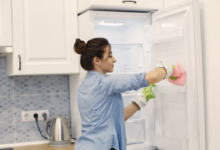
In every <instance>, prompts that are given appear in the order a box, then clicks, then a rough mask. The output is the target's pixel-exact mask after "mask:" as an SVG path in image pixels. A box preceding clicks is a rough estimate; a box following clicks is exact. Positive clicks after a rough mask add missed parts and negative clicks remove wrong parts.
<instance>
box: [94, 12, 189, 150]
mask: <svg viewBox="0 0 220 150" xmlns="http://www.w3.org/2000/svg"><path fill="white" fill-rule="evenodd" d="M120 14H121V15H120ZM171 19H173V20H174V22H175V21H176V22H177V23H179V22H181V18H179V19H178V17H176V18H175V16H173V18H171ZM169 21H170V20H169ZM161 22H163V25H165V27H161V28H159V29H160V31H158V27H157V30H153V29H151V24H152V23H151V14H146V13H133V15H132V14H131V13H128V14H127V15H126V13H120V12H119V13H118V14H117V15H100V16H99V15H97V16H95V17H94V20H93V23H94V24H93V25H94V37H104V38H107V39H108V41H109V42H110V44H111V49H112V52H113V56H114V57H115V58H116V60H117V62H116V63H115V67H114V71H113V72H112V73H109V74H111V75H115V76H117V75H119V74H133V73H141V72H149V71H151V70H153V68H154V67H155V65H156V63H157V62H158V61H160V60H166V61H168V62H169V63H171V64H174V65H175V64H176V62H177V61H179V62H180V63H181V64H182V65H183V66H184V67H185V58H186V56H185V53H184V37H183V27H182V26H176V27H175V28H172V29H171V28H170V27H169V24H167V27H166V20H161ZM155 32H157V34H155ZM152 33H153V34H152ZM158 33H159V34H158ZM153 35H154V36H153ZM153 90H154V91H155V94H156V98H155V99H151V100H150V101H149V103H148V104H147V106H146V107H145V108H143V109H142V110H141V111H138V112H137V113H136V114H134V116H132V117H131V118H130V119H128V120H127V121H126V133H127V143H128V146H127V148H128V150H133V149H135V150H147V149H149V150H150V149H152V150H156V149H160V150H165V149H166V150H174V149H175V150H177V149H178V150H188V148H187V142H188V139H187V138H188V134H187V133H188V129H187V92H186V85H185V86H184V87H180V86H177V85H173V84H171V83H169V82H168V81H167V80H163V81H161V82H159V83H157V84H156V87H155V88H154V89H153ZM141 91H142V89H140V90H138V91H128V92H125V93H122V96H123V101H124V106H125V107H126V106H127V105H129V104H130V103H131V100H132V98H133V97H134V96H135V95H136V93H137V92H141Z"/></svg>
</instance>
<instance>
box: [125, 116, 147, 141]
mask: <svg viewBox="0 0 220 150" xmlns="http://www.w3.org/2000/svg"><path fill="white" fill-rule="evenodd" d="M125 126H126V136H127V144H135V143H143V142H144V141H145V119H131V120H127V121H126V122H125Z"/></svg>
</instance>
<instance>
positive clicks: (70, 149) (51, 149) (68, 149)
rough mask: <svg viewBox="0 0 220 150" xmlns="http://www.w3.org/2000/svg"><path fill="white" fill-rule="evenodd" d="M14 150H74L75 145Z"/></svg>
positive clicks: (15, 149) (30, 147)
mask: <svg viewBox="0 0 220 150" xmlns="http://www.w3.org/2000/svg"><path fill="white" fill-rule="evenodd" d="M13 149H14V150H74V144H72V145H70V146H65V147H52V146H50V144H39V145H28V146H18V147H13Z"/></svg>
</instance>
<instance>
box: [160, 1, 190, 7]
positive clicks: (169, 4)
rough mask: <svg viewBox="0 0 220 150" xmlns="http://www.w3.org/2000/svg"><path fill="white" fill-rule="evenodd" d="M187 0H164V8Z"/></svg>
mask: <svg viewBox="0 0 220 150" xmlns="http://www.w3.org/2000/svg"><path fill="white" fill-rule="evenodd" d="M186 1H187V0H164V8H167V7H170V6H174V5H177V4H180V3H182V2H186Z"/></svg>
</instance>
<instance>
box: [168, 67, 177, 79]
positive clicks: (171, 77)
mask: <svg viewBox="0 0 220 150" xmlns="http://www.w3.org/2000/svg"><path fill="white" fill-rule="evenodd" d="M172 68H173V70H174V68H175V66H174V65H172ZM169 78H170V79H172V80H176V79H177V77H173V76H170V77H169Z"/></svg>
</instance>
